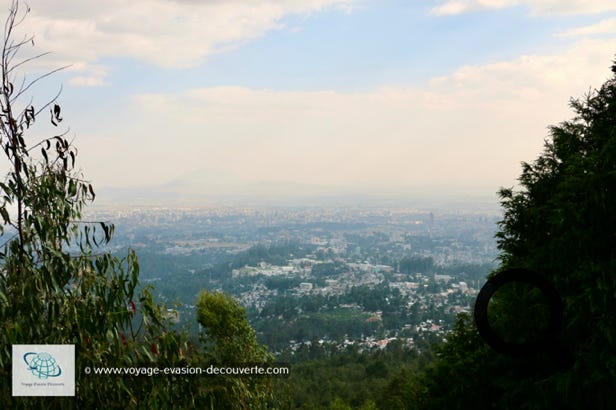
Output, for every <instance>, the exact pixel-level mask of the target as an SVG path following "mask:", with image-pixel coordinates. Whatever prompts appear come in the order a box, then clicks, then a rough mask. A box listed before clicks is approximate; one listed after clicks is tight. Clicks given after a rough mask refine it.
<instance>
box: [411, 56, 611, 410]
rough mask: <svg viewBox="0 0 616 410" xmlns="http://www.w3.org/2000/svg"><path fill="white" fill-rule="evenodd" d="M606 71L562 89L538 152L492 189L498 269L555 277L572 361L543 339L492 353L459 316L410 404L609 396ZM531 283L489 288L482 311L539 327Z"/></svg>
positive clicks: (537, 402) (540, 403)
mask: <svg viewBox="0 0 616 410" xmlns="http://www.w3.org/2000/svg"><path fill="white" fill-rule="evenodd" d="M612 72H613V73H614V76H613V77H612V78H611V79H609V80H608V81H607V82H606V83H605V84H603V85H602V86H601V87H600V88H599V89H597V90H594V91H592V92H590V93H589V94H588V95H585V96H584V97H583V98H581V99H572V100H571V108H572V109H573V111H574V113H575V115H574V117H573V118H572V119H571V120H569V121H564V122H562V123H560V124H559V125H556V126H552V127H551V128H550V133H549V138H548V139H547V140H546V142H545V148H544V151H543V153H542V154H541V155H540V156H539V157H538V158H537V160H535V161H534V162H533V163H530V164H529V163H523V169H522V174H521V176H520V178H519V181H520V184H521V189H520V190H518V191H514V190H513V189H502V190H501V191H500V197H501V199H502V202H501V203H502V206H503V208H504V211H505V212H504V218H503V220H502V221H501V222H500V225H499V226H500V229H499V232H498V234H497V240H498V246H499V249H500V250H501V255H500V260H501V269H507V268H512V267H524V268H530V269H532V270H534V271H536V272H537V274H539V275H542V276H543V277H544V278H545V279H547V280H548V281H549V282H551V283H552V284H553V285H554V287H555V288H556V290H557V292H558V293H559V294H560V297H561V298H562V301H563V304H564V315H563V321H562V323H563V326H562V331H561V332H560V334H559V335H558V340H557V341H555V346H554V349H555V350H556V351H558V350H562V347H564V350H567V351H569V352H570V353H571V355H572V356H573V361H572V363H569V362H567V363H558V360H559V358H560V356H559V355H555V354H554V353H553V352H549V351H546V352H540V353H537V354H534V355H531V356H528V357H520V358H512V357H508V356H506V355H502V354H499V353H496V352H495V351H494V350H492V349H491V348H489V347H488V346H487V345H486V344H485V343H484V342H483V340H482V339H481V338H480V337H479V335H478V333H477V330H476V329H475V327H474V323H472V321H470V320H468V318H461V319H460V320H459V322H458V325H457V327H456V330H455V331H454V332H453V333H452V334H451V335H450V337H448V339H449V341H448V342H447V343H446V344H444V345H443V346H442V347H441V348H440V350H439V353H438V355H437V360H436V361H435V363H434V364H433V365H432V366H431V367H430V369H429V370H428V371H427V372H426V373H425V374H424V376H423V378H422V384H423V386H424V390H423V393H420V394H417V395H415V396H414V398H413V400H412V401H413V403H415V404H411V403H410V402H409V403H408V407H409V408H412V407H413V406H415V405H416V403H424V405H423V406H422V407H423V408H468V407H467V406H473V407H475V408H499V409H507V408H512V409H513V408H515V409H521V408H527V409H545V408H561V409H562V408H572V409H577V408H601V409H603V408H605V409H607V408H616V395H614V391H616V355H614V352H616V315H614V312H616V298H615V297H614V295H616V64H614V66H612ZM537 293H539V292H537V289H533V288H532V287H528V286H527V287H524V286H517V287H516V286H512V287H510V288H508V289H505V287H503V289H502V291H501V290H499V291H497V292H496V293H495V294H494V297H493V298H492V300H493V303H492V304H491V307H492V310H493V313H492V316H491V320H493V322H494V326H493V327H494V328H496V329H499V332H500V334H501V336H502V338H503V339H506V340H507V339H508V340H509V341H518V342H519V341H526V340H528V338H530V337H532V334H533V332H535V331H536V330H537V329H538V328H541V324H539V325H537V323H536V322H538V321H541V319H540V316H536V315H535V313H536V311H534V310H533V309H526V307H527V306H526V305H527V304H528V303H530V302H533V303H534V301H535V299H534V298H536V297H537ZM539 296H540V295H539ZM538 304H539V305H540V304H541V303H540V302H539V303H538ZM557 344H561V345H562V347H558V346H556V345H557ZM548 350H549V349H548ZM555 361H556V363H555Z"/></svg>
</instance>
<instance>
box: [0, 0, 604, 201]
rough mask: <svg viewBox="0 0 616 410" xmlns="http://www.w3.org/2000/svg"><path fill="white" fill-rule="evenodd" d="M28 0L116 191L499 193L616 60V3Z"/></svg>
mask: <svg viewBox="0 0 616 410" xmlns="http://www.w3.org/2000/svg"><path fill="white" fill-rule="evenodd" d="M5 3H7V4H8V2H7V1H5ZM28 3H29V5H30V7H31V13H30V14H29V15H28V17H27V19H26V20H25V21H24V23H23V24H22V25H21V26H20V27H19V28H20V33H25V32H29V33H34V34H35V36H36V38H35V46H34V48H32V47H30V48H29V49H27V50H25V53H26V54H24V55H31V53H34V52H43V51H51V52H52V54H50V55H48V56H46V57H45V58H42V59H39V60H37V61H35V62H34V63H33V64H31V65H30V66H29V68H28V70H29V73H30V75H33V73H34V72H36V71H37V70H45V69H50V68H54V67H58V66H62V65H68V64H70V65H71V66H70V67H69V68H67V69H66V70H64V71H63V72H61V73H59V74H57V75H55V76H53V77H51V78H49V79H46V80H45V81H42V82H41V83H39V88H38V89H37V90H36V91H35V92H34V94H33V97H34V99H35V105H36V104H37V102H38V103H39V104H41V103H43V100H44V99H45V97H49V96H53V95H54V94H55V92H56V91H57V89H58V87H59V86H60V85H62V87H63V90H62V95H61V97H60V99H59V102H60V103H61V105H62V108H63V114H64V118H65V121H64V122H63V123H62V124H63V125H64V124H66V125H67V126H70V134H69V135H70V136H71V137H72V136H74V137H75V143H76V145H77V146H78V148H79V157H78V158H79V159H80V164H81V167H82V168H83V170H84V173H85V175H86V176H87V177H88V178H89V179H91V180H92V181H93V183H94V185H95V186H96V187H99V188H100V187H102V188H114V189H126V190H128V189H129V188H130V189H133V188H139V189H146V190H150V191H156V190H157V189H161V190H162V191H164V190H167V191H169V190H177V191H178V192H179V191H181V192H184V193H189V194H191V193H193V194H214V195H216V194H234V193H246V192H250V193H251V194H255V195H268V194H270V193H271V192H274V191H276V192H277V193H278V194H285V193H288V194H290V195H294V194H297V193H302V192H303V193H308V194H314V195H317V194H319V193H326V192H329V193H331V192H341V193H345V192H348V193H383V194H391V193H399V194H409V195H414V194H418V195H419V194H429V193H432V192H451V193H454V194H472V195H487V196H489V195H493V194H494V192H495V191H496V190H497V189H498V188H499V187H500V186H512V185H514V184H515V182H516V177H517V175H518V174H519V172H520V162H521V161H532V160H533V159H534V158H535V157H536V156H537V155H538V153H539V152H540V151H541V149H542V145H543V140H544V138H545V137H546V136H547V129H546V127H547V126H548V125H550V124H556V123H558V122H560V121H562V120H565V119H567V118H569V117H570V116H571V112H570V110H569V107H568V101H569V98H570V97H571V96H581V95H583V94H584V93H585V92H588V90H590V89H591V88H593V87H598V86H600V85H601V84H602V83H603V82H604V81H605V80H606V79H607V78H608V77H609V75H610V71H609V66H610V65H611V61H612V60H613V59H614V56H615V54H616V2H610V1H605V0H445V1H442V0H440V1H434V0H416V1H402V0H401V1H369V0H288V1H274V0H266V1H255V0H229V1H225V0H131V1H124V0H89V1H87V2H86V1H78V0H72V1H69V0H54V1H49V0H30V1H29V2H28ZM4 14H6V12H5V13H4ZM48 131H49V130H48V129H46V128H44V127H39V128H38V129H37V130H36V131H34V136H36V133H40V134H41V135H43V134H44V133H46V132H48ZM34 136H33V138H34Z"/></svg>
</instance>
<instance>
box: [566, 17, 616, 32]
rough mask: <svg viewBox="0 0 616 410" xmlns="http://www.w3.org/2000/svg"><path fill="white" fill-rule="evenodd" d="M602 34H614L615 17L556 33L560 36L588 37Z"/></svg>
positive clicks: (615, 29)
mask: <svg viewBox="0 0 616 410" xmlns="http://www.w3.org/2000/svg"><path fill="white" fill-rule="evenodd" d="M603 34H608V35H611V36H614V35H616V18H614V17H613V18H607V19H604V20H601V21H599V22H597V23H595V24H591V25H588V26H583V27H578V28H574V29H571V30H567V31H565V32H563V33H559V34H558V35H559V36H561V37H589V36H597V35H603Z"/></svg>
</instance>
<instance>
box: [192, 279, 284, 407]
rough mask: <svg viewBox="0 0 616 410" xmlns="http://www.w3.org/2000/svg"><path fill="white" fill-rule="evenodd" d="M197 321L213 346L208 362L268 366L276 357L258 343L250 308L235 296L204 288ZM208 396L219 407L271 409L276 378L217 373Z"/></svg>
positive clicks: (206, 341) (208, 342)
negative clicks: (240, 302) (247, 314)
mask: <svg viewBox="0 0 616 410" xmlns="http://www.w3.org/2000/svg"><path fill="white" fill-rule="evenodd" d="M197 321H198V322H199V323H200V324H201V325H202V326H203V329H204V332H203V333H204V334H203V338H204V341H205V344H206V346H208V347H209V349H208V350H207V351H208V357H207V358H208V359H209V360H208V362H210V363H215V364H218V365H221V366H246V365H248V366H254V365H260V366H266V365H268V364H271V362H272V360H273V357H272V356H271V355H270V354H268V352H267V350H266V349H265V347H263V346H261V345H259V344H258V343H257V339H256V336H255V332H254V330H253V329H252V328H251V327H250V325H249V324H248V320H247V319H246V311H245V310H244V308H243V307H242V306H241V305H240V304H239V303H238V302H237V301H236V300H235V299H233V298H232V297H231V296H228V295H225V294H223V293H215V292H208V291H203V292H201V294H200V295H199V300H198V302H197ZM208 385H209V386H211V390H210V392H209V393H208V395H209V396H210V398H211V403H212V405H213V406H214V407H215V408H217V409H234V408H268V407H271V406H273V404H274V403H276V401H275V396H274V392H273V383H272V379H271V378H268V377H264V376H255V377H232V376H227V375H224V376H222V375H221V376H215V377H213V378H212V380H211V381H210V382H209V383H208Z"/></svg>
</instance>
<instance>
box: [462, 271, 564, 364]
mask: <svg viewBox="0 0 616 410" xmlns="http://www.w3.org/2000/svg"><path fill="white" fill-rule="evenodd" d="M512 282H522V283H528V284H530V285H533V286H536V287H537V288H539V289H540V290H541V292H542V293H543V294H544V295H545V297H546V298H547V301H548V304H549V307H550V319H549V323H548V326H547V328H546V329H545V332H544V333H543V337H541V338H540V339H539V340H537V341H534V342H528V343H510V342H506V341H505V340H503V339H502V338H501V337H500V336H499V335H498V334H497V333H496V332H495V331H494V330H493V329H492V327H491V326H490V323H489V322H488V303H489V302H490V299H491V298H492V296H493V295H494V293H495V292H496V291H497V290H498V289H499V288H500V287H501V286H503V285H505V284H507V283H512ZM562 314H563V305H562V301H561V299H560V296H559V295H558V292H556V289H555V288H554V286H552V284H551V283H550V282H549V281H548V280H547V279H545V278H544V277H543V276H541V275H539V274H538V273H537V272H535V271H532V270H530V269H524V268H512V269H507V270H504V271H502V272H499V273H497V274H496V275H494V276H493V277H491V278H490V279H488V281H487V282H486V283H485V285H483V287H482V288H481V290H480V291H479V295H477V300H476V301H475V311H474V315H475V324H476V325H477V330H478V331H479V334H480V335H481V337H482V338H483V339H484V340H485V341H486V343H487V344H488V345H490V346H491V347H492V348H493V349H495V350H496V351H498V352H501V353H504V354H507V355H509V356H527V355H531V354H535V353H538V352H540V351H542V350H547V349H549V346H550V345H552V344H554V343H556V342H557V335H558V332H559V330H560V327H561V320H562Z"/></svg>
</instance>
